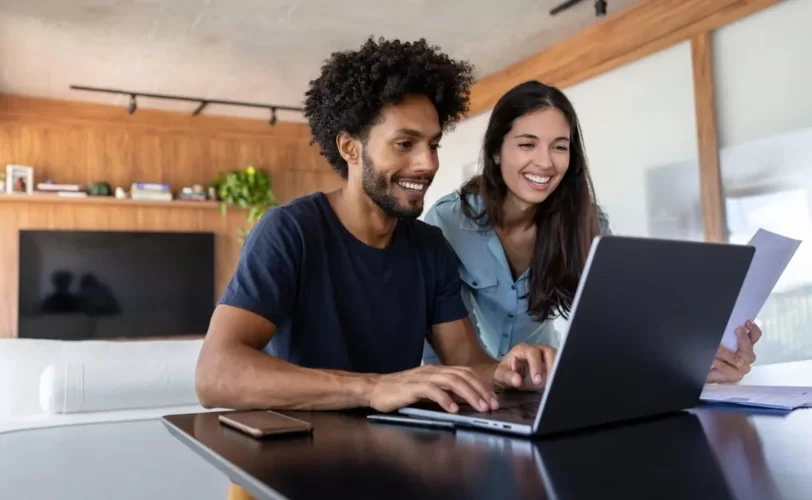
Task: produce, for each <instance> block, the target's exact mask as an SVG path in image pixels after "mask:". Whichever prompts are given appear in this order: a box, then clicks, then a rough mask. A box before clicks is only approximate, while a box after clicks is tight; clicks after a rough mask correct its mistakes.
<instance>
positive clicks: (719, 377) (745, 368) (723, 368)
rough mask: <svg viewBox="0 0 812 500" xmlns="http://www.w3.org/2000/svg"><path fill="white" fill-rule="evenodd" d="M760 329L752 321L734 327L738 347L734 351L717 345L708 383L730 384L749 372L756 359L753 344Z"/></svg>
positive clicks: (757, 337) (759, 334)
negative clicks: (717, 348)
mask: <svg viewBox="0 0 812 500" xmlns="http://www.w3.org/2000/svg"><path fill="white" fill-rule="evenodd" d="M761 335H762V331H761V328H759V327H758V325H756V324H755V323H753V322H752V321H749V320H748V321H747V322H746V323H745V325H744V326H740V327H738V328H736V338H737V340H738V344H739V349H738V350H737V351H736V352H735V353H734V352H732V351H731V350H730V349H727V348H725V347H721V346H720V347H719V350H718V351H717V352H716V358H715V359H714V360H713V365H712V366H711V370H710V373H708V378H707V382H708V383H709V384H714V383H715V384H731V383H736V382H739V381H740V380H741V379H742V378H743V377H744V376H745V375H747V374H748V373H750V365H752V364H753V362H755V360H756V354H755V352H753V345H754V344H755V343H756V342H758V340H759V339H760V338H761Z"/></svg>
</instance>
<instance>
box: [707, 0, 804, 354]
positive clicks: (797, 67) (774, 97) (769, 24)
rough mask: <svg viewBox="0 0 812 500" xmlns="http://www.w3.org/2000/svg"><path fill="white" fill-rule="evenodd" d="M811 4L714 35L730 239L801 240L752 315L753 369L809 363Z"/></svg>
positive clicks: (800, 0)
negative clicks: (762, 232) (762, 233)
mask: <svg viewBox="0 0 812 500" xmlns="http://www.w3.org/2000/svg"><path fill="white" fill-rule="evenodd" d="M810 18H812V2H811V1H808V0H788V1H785V2H781V3H779V4H776V5H775V6H773V7H770V8H768V9H765V10H763V11H761V12H758V13H756V14H753V15H751V16H748V17H747V18H744V19H742V20H740V21H738V22H736V23H733V24H730V25H727V26H725V27H723V28H721V29H719V30H717V31H716V32H715V33H714V35H713V61H714V80H715V85H716V103H717V113H718V126H719V140H720V166H721V174H722V189H723V194H724V202H725V217H726V220H727V231H728V240H729V241H731V242H735V243H746V242H747V241H748V240H749V239H750V238H751V237H752V236H753V234H754V233H755V232H756V230H757V229H758V228H764V229H767V230H770V231H773V232H776V233H779V234H783V235H785V236H789V237H791V238H796V239H801V240H805V241H804V242H803V243H801V246H800V247H799V248H798V251H797V252H796V254H795V257H794V258H793V260H792V261H791V262H790V264H789V267H788V268H787V270H786V271H785V273H784V275H783V276H782V278H781V280H780V281H779V282H778V284H777V285H776V287H775V288H774V289H773V293H772V295H771V296H770V298H769V300H768V301H767V303H766V305H765V306H764V309H763V310H762V311H761V314H760V315H759V318H758V322H759V323H760V324H761V326H762V328H763V330H764V337H763V338H762V340H761V341H760V342H759V344H758V345H757V346H756V356H757V357H758V359H757V361H756V363H757V364H767V363H777V362H784V361H795V360H804V359H812V241H811V240H812V94H810V93H809V88H810V87H809V85H810V83H809V82H810V81H812V64H810V62H809V61H810V60H811V59H812V51H810V47H812V31H811V30H809V28H808V21H809V19H810Z"/></svg>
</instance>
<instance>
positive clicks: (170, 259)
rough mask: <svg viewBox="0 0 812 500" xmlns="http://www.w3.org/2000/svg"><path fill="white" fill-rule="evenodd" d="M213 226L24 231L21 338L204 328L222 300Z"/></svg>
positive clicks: (91, 336) (180, 331)
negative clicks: (218, 290) (217, 289)
mask: <svg viewBox="0 0 812 500" xmlns="http://www.w3.org/2000/svg"><path fill="white" fill-rule="evenodd" d="M214 269H215V259H214V234H213V233H183V232H124V231H61V230H59V231H26V230H21V231H20V282H19V307H18V313H19V314H18V332H19V337H20V338H36V339H59V340H89V339H123V338H143V337H172V336H186V335H203V334H205V333H206V329H207V328H208V323H209V320H210V318H211V313H212V311H213V310H214V305H215V301H216V297H215V281H214Z"/></svg>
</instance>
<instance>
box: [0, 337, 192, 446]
mask: <svg viewBox="0 0 812 500" xmlns="http://www.w3.org/2000/svg"><path fill="white" fill-rule="evenodd" d="M201 344H202V340H160V341H98V340H94V341H58V340H32V339H0V433H2V432H4V431H11V430H20V429H29V428H37V427H52V426H59V425H71V424H80V423H91V422H109V421H122V420H145V419H152V418H159V417H160V416H162V415H166V414H170V413H187V412H188V413H192V412H200V411H206V410H204V409H203V408H202V407H201V406H200V405H199V404H198V400H197V396H196V394H195V391H194V368H195V363H196V361H197V356H198V353H199V351H200V346H201Z"/></svg>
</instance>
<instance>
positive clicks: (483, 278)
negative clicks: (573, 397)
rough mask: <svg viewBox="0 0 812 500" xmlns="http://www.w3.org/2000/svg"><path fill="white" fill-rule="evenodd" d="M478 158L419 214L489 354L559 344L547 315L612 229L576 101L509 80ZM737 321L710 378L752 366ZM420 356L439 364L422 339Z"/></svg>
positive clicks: (731, 377) (562, 310) (750, 339)
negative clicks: (443, 251) (444, 248)
mask: <svg viewBox="0 0 812 500" xmlns="http://www.w3.org/2000/svg"><path fill="white" fill-rule="evenodd" d="M482 161H483V169H482V174H481V175H478V176H475V177H473V178H472V179H471V180H469V181H467V182H466V183H465V184H463V186H462V188H461V189H460V191H459V192H455V193H451V194H449V195H446V196H445V197H443V198H441V199H440V200H439V201H437V203H436V204H435V205H434V206H432V207H431V209H429V211H428V212H427V213H426V216H425V221H426V222H427V223H429V224H432V225H435V226H438V227H440V228H441V229H442V230H443V232H444V234H445V236H446V239H447V240H448V241H449V243H450V244H451V247H452V248H453V249H454V251H455V252H456V254H457V256H458V258H459V271H460V277H461V278H462V282H463V285H462V295H463V301H464V302H465V305H466V307H467V308H468V311H469V314H470V315H471V320H472V322H473V323H474V325H475V328H476V330H477V334H478V336H479V339H480V341H481V342H482V344H483V346H484V347H485V349H486V350H487V351H488V353H490V354H491V356H493V357H495V358H497V359H501V358H502V357H503V356H504V355H505V353H507V352H508V351H509V350H510V349H511V348H512V347H513V346H515V345H516V344H519V343H522V342H525V343H529V344H542V345H547V346H550V347H552V348H558V345H559V341H560V339H559V335H558V332H557V331H556V328H555V326H554V324H553V321H554V319H555V318H556V317H559V316H561V317H564V318H566V317H567V316H568V314H569V312H570V308H571V307H572V301H573V298H574V296H575V291H576V289H577V287H578V281H579V279H580V277H581V273H582V271H583V269H584V265H585V263H586V258H587V255H588V253H589V248H590V245H591V243H592V240H593V238H594V237H595V236H597V235H598V234H600V233H603V234H608V233H609V232H610V231H609V223H608V220H607V218H606V216H605V215H604V214H603V213H602V212H601V210H600V209H599V208H598V207H597V204H596V203H595V198H594V194H593V192H592V181H591V178H590V175H589V169H588V168H587V162H586V156H585V153H584V145H583V140H582V137H581V130H580V126H579V123H578V118H577V116H576V114H575V110H574V109H573V106H572V104H571V103H570V102H569V100H568V99H567V97H566V96H565V95H564V94H563V93H562V92H561V91H560V90H558V89H556V88H554V87H550V86H547V85H544V84H542V83H540V82H537V81H529V82H525V83H523V84H520V85H518V86H516V87H514V88H513V89H511V90H510V91H508V92H507V93H506V94H505V95H504V96H502V98H501V99H500V100H499V102H498V103H497V104H496V106H495V107H494V109H493V113H492V114H491V117H490V121H489V122H488V128H487V130H486V132H485V138H484V141H483V146H482ZM746 329H749V335H748V334H747V333H746ZM740 330H741V332H740V335H739V345H740V349H739V352H738V353H736V354H734V353H732V352H730V351H727V350H720V353H719V355H718V356H717V359H716V360H715V361H714V366H713V368H712V370H711V373H710V374H709V378H708V380H709V381H715V382H716V381H719V382H721V381H738V380H739V379H741V377H742V376H743V375H744V374H745V373H747V371H749V367H750V364H751V363H752V362H753V361H754V360H755V356H754V355H753V353H752V344H753V343H755V341H757V340H758V338H759V337H760V336H761V330H759V328H758V327H757V326H756V325H755V324H753V323H752V322H748V324H747V326H746V328H744V327H743V328H741V329H740ZM424 361H425V362H426V363H439V360H438V358H437V356H436V355H435V353H434V352H433V351H432V349H431V347H430V346H429V345H428V344H426V346H425V349H424Z"/></svg>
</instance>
